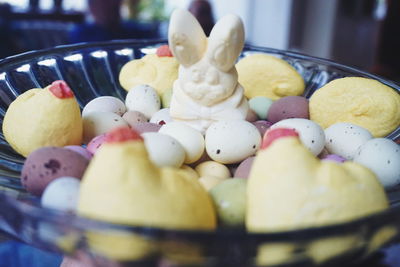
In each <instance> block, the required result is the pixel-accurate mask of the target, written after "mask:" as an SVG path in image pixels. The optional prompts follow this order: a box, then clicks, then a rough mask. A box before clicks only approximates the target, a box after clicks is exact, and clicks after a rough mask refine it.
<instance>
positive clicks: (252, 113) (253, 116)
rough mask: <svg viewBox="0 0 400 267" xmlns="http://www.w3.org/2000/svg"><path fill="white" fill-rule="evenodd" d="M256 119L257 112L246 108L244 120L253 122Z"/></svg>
mask: <svg viewBox="0 0 400 267" xmlns="http://www.w3.org/2000/svg"><path fill="white" fill-rule="evenodd" d="M257 120H258V116H257V113H256V112H255V111H254V110H252V109H248V110H247V115H246V121H249V122H255V121H257Z"/></svg>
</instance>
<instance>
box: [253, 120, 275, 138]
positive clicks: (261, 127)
mask: <svg viewBox="0 0 400 267" xmlns="http://www.w3.org/2000/svg"><path fill="white" fill-rule="evenodd" d="M253 125H254V126H256V128H257V130H258V131H259V132H260V134H261V136H264V134H265V132H266V131H267V130H268V129H269V127H271V125H272V123H270V122H269V121H264V120H259V121H255V122H253Z"/></svg>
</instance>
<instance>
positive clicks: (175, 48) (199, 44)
mask: <svg viewBox="0 0 400 267" xmlns="http://www.w3.org/2000/svg"><path fill="white" fill-rule="evenodd" d="M168 42H169V47H170V48H171V51H172V54H173V55H174V56H175V57H176V59H177V60H178V61H179V63H181V64H182V65H183V66H185V67H188V66H190V65H192V64H194V63H196V62H197V61H199V60H200V59H201V58H202V56H203V54H204V52H205V50H206V47H207V37H206V35H205V34H204V31H203V29H202V28H201V26H200V24H199V22H198V21H197V20H196V18H195V17H194V16H193V15H192V14H191V13H190V12H189V11H186V10H184V9H177V10H175V11H174V12H173V13H172V15H171V19H170V23H169V29H168Z"/></svg>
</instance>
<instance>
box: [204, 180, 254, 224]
mask: <svg viewBox="0 0 400 267" xmlns="http://www.w3.org/2000/svg"><path fill="white" fill-rule="evenodd" d="M246 190H247V180H246V179H240V178H233V179H227V180H225V181H222V182H221V183H219V184H217V185H215V186H214V187H213V188H212V189H211V190H210V196H211V198H212V199H213V202H214V205H215V208H216V211H217V216H218V222H219V223H220V224H221V225H223V226H228V227H241V226H243V225H244V222H245V217H246Z"/></svg>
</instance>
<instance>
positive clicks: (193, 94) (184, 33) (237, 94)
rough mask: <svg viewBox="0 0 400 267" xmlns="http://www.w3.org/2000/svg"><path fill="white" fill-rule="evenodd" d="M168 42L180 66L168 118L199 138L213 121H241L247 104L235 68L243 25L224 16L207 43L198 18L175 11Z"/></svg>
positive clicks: (238, 19)
mask: <svg viewBox="0 0 400 267" xmlns="http://www.w3.org/2000/svg"><path fill="white" fill-rule="evenodd" d="M168 41H169V46H170V48H171V50H172V53H173V55H174V56H175V57H176V59H177V60H178V62H179V63H180V67H179V75H178V79H177V80H176V81H175V82H174V86H173V94H172V99H171V104H170V113H171V117H172V118H173V119H174V120H178V121H184V122H186V123H187V124H189V125H190V126H192V127H193V128H195V129H197V130H199V131H201V132H203V133H204V132H205V130H206V129H207V128H208V126H209V125H210V124H211V123H212V122H214V121H218V120H227V119H242V120H244V119H245V118H246V115H247V111H248V103H247V100H246V98H245V96H244V93H243V88H242V86H241V85H240V84H239V83H238V74H237V71H236V68H235V61H236V59H237V57H238V56H239V54H240V52H241V51H242V49H243V45H244V27H243V23H242V21H241V19H240V18H239V17H238V16H235V15H227V16H224V17H223V18H222V19H220V20H219V21H218V22H217V24H216V25H215V26H214V28H213V29H212V31H211V33H210V37H209V38H208V39H207V37H206V35H205V34H204V32H203V29H202V28H201V26H200V24H199V23H198V21H197V20H196V18H195V17H194V16H193V15H192V14H191V13H190V12H188V11H186V10H183V9H177V10H175V11H174V12H173V14H172V16H171V20H170V25H169V32H168Z"/></svg>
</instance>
